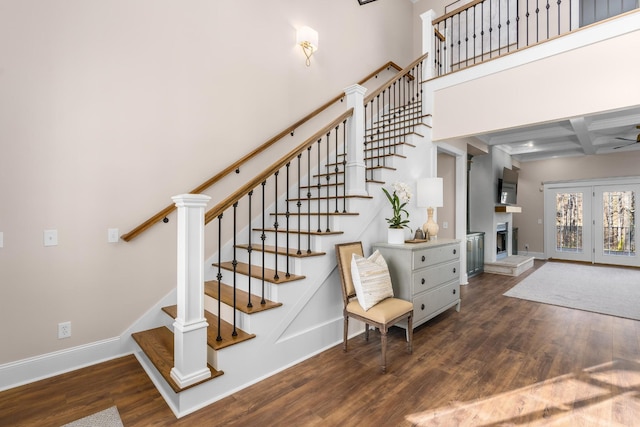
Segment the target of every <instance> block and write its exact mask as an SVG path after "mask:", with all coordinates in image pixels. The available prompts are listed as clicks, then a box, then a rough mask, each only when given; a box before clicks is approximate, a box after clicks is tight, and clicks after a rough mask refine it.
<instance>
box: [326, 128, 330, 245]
mask: <svg viewBox="0 0 640 427" xmlns="http://www.w3.org/2000/svg"><path fill="white" fill-rule="evenodd" d="M330 135H331V132H330V131H329V132H327V157H326V159H327V160H325V161H329V147H330V145H331V144H330V142H331V141H329V136H330ZM330 180H331V174H330V173H329V170H328V169H327V177H326V180H325V181H326V183H325V184H326V187H327V191H326V192H325V193H326V195H327V233H328V232H329V231H331V230H329V204H330V203H331V197H329V190H330V188H331V186H330V185H329V184H330V182H329V181H330Z"/></svg>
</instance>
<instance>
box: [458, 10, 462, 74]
mask: <svg viewBox="0 0 640 427" xmlns="http://www.w3.org/2000/svg"><path fill="white" fill-rule="evenodd" d="M461 19H462V14H461V13H458V70H459V69H460V63H461V62H462V61H461V57H460V52H461V51H460V49H461V46H462V40H460V27H461V25H460V21H461Z"/></svg>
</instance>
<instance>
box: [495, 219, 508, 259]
mask: <svg viewBox="0 0 640 427" xmlns="http://www.w3.org/2000/svg"><path fill="white" fill-rule="evenodd" d="M508 242H509V223H508V222H501V223H498V224H496V259H502V258H506V257H507V255H508V246H507V245H508Z"/></svg>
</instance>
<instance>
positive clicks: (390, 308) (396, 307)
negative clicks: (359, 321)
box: [347, 298, 413, 323]
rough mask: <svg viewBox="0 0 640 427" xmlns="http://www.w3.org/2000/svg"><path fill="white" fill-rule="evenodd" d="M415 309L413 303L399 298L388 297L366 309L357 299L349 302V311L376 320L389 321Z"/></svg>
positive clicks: (380, 321)
mask: <svg viewBox="0 0 640 427" xmlns="http://www.w3.org/2000/svg"><path fill="white" fill-rule="evenodd" d="M411 310H413V303H410V302H409V301H405V300H403V299H399V298H387V299H385V300H382V301H380V302H379V303H378V304H376V305H374V306H373V307H371V308H370V309H369V310H367V311H365V310H364V309H363V308H362V306H361V305H360V303H358V301H357V300H353V301H351V302H349V304H348V305H347V313H353V314H356V315H358V316H362V317H366V318H369V319H371V320H373V321H374V322H378V323H387V322H389V321H390V320H393V319H395V318H397V317H398V316H402V315H403V314H405V313H407V312H409V311H411Z"/></svg>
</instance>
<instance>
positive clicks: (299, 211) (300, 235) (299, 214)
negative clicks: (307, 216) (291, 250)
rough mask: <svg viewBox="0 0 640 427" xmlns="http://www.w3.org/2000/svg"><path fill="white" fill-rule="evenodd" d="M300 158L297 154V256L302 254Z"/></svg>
mask: <svg viewBox="0 0 640 427" xmlns="http://www.w3.org/2000/svg"><path fill="white" fill-rule="evenodd" d="M301 158H302V153H300V154H298V201H297V203H296V206H297V207H298V251H297V252H296V253H297V254H298V255H300V254H302V250H301V249H300V247H301V242H300V240H301V238H302V234H301V233H300V230H302V227H301V221H302V214H301V209H300V207H301V206H302V200H301V198H302V196H301V194H300V192H301V189H300V187H301V184H302V177H301V176H300V159H301Z"/></svg>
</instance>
